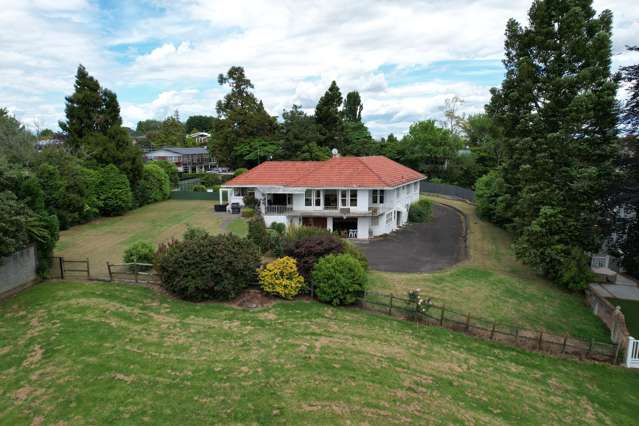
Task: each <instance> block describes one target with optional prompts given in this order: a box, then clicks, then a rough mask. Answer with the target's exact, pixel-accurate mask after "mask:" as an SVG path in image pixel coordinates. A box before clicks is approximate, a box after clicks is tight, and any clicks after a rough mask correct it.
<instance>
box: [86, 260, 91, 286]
mask: <svg viewBox="0 0 639 426" xmlns="http://www.w3.org/2000/svg"><path fill="white" fill-rule="evenodd" d="M87 279H89V280H90V279H91V268H90V267H89V258H88V257H87Z"/></svg>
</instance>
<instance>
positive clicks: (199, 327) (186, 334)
mask: <svg viewBox="0 0 639 426" xmlns="http://www.w3.org/2000/svg"><path fill="white" fill-rule="evenodd" d="M0 382H1V383H2V386H0V424H7V425H15V424H31V423H32V422H33V423H35V424H57V423H58V422H64V423H65V424H143V423H146V424H212V423H254V424H255V423H278V424H336V423H340V424H343V423H347V422H348V423H356V424H399V423H403V424H406V423H428V424H491V425H493V424H575V425H577V424H579V425H581V424H619V425H621V424H633V423H635V422H636V415H637V407H639V393H637V388H638V387H639V371H631V370H625V369H622V368H618V367H612V366H608V365H603V364H592V363H587V362H578V361H573V360H560V359H556V358H551V357H545V356H543V355H540V354H536V353H527V352H524V351H521V350H518V349H514V348H508V347H505V346H500V345H498V344H495V343H491V342H486V341H481V340H476V339H473V338H471V337H467V336H464V335H462V334H458V333H453V332H449V331H447V330H443V329H438V328H433V327H425V326H421V327H420V326H417V325H415V324H413V323H410V322H406V321H401V320H394V319H390V318H386V317H378V316H374V315H371V314H368V313H365V312H363V311H359V310H357V309H348V308H333V307H330V306H327V305H321V304H319V303H314V302H304V301H298V302H280V303H277V304H275V305H273V306H271V307H268V308H261V309H257V310H240V309H238V308H234V307H231V306H227V305H222V304H190V303H186V302H181V301H177V300H174V299H170V298H167V297H166V296H164V295H162V294H159V293H157V292H155V291H153V290H151V289H147V288H141V287H134V286H132V285H129V286H127V285H118V284H106V283H94V284H81V283H60V282H58V283H55V282H51V283H44V284H40V285H37V286H36V287H34V288H32V289H29V290H26V291H24V292H23V293H21V294H19V295H17V296H16V297H14V298H12V299H10V300H8V301H5V302H2V303H0Z"/></svg>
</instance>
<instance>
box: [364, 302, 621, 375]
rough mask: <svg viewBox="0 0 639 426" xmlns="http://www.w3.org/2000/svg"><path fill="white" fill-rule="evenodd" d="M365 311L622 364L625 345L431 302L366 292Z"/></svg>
mask: <svg viewBox="0 0 639 426" xmlns="http://www.w3.org/2000/svg"><path fill="white" fill-rule="evenodd" d="M360 306H361V307H362V308H363V309H366V310H369V311H372V312H377V313H382V314H385V315H389V316H395V317H400V318H403V319H408V320H412V321H415V322H416V323H418V324H427V325H433V326H439V327H443V328H447V329H450V330H454V331H461V332H463V333H466V334H469V335H472V336H476V337H480V338H483V339H486V340H493V341H497V342H501V343H505V344H509V345H513V346H517V347H521V348H524V349H527V350H531V351H539V352H546V353H552V354H556V355H568V356H573V357H578V358H582V359H592V360H595V361H602V362H609V363H613V364H616V363H618V361H619V356H620V351H621V349H622V345H621V344H619V343H617V344H613V343H609V342H599V341H595V340H594V339H590V340H584V339H580V338H576V337H572V336H569V335H567V334H566V335H563V336H558V335H554V334H551V333H548V332H546V331H544V330H531V329H527V328H524V327H519V326H516V325H512V324H504V323H500V322H497V321H493V320H489V319H486V318H481V317H478V316H474V315H472V314H471V313H464V312H459V311H456V310H454V309H451V308H449V307H446V306H445V305H436V304H434V303H432V302H430V301H428V302H426V303H424V300H423V299H422V303H420V302H419V301H416V300H410V299H407V298H402V297H397V296H395V295H393V294H384V293H376V292H366V293H365V294H364V295H363V296H362V297H361V299H360Z"/></svg>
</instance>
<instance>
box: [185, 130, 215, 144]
mask: <svg viewBox="0 0 639 426" xmlns="http://www.w3.org/2000/svg"><path fill="white" fill-rule="evenodd" d="M187 137H188V138H189V139H193V140H194V141H195V143H196V144H198V145H206V144H207V143H209V138H210V137H211V134H210V133H206V132H195V133H191V134H190V135H188V136H187Z"/></svg>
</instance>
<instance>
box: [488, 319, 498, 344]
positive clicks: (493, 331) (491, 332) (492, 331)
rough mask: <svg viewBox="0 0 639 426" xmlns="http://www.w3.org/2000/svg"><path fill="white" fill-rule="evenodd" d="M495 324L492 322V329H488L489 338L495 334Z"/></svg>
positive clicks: (491, 338)
mask: <svg viewBox="0 0 639 426" xmlns="http://www.w3.org/2000/svg"><path fill="white" fill-rule="evenodd" d="M496 325H497V324H496V323H494V322H493V328H492V330H490V340H493V337H494V336H495V326H496Z"/></svg>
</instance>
